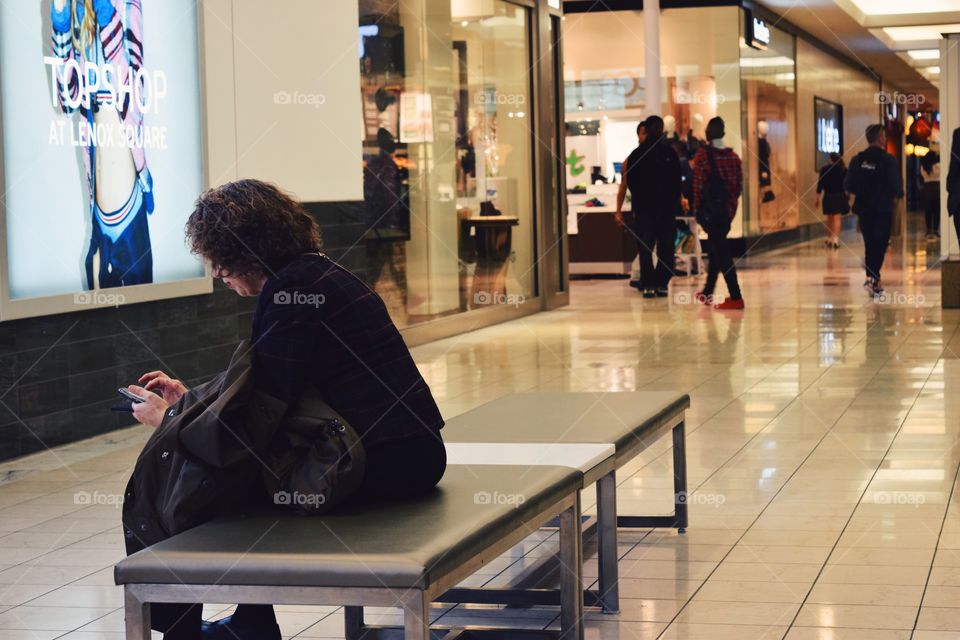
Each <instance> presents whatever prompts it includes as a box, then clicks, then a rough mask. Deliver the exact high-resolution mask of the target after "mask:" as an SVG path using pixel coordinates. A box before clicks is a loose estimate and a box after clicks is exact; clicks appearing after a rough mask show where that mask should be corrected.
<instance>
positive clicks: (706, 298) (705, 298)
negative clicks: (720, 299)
mask: <svg viewBox="0 0 960 640" xmlns="http://www.w3.org/2000/svg"><path fill="white" fill-rule="evenodd" d="M693 299H694V300H695V301H696V302H699V303H700V304H705V305H707V306H710V304H712V300H713V294H712V293H704V292H703V291H697V292H696V293H695V294H693Z"/></svg>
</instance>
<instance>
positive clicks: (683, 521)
mask: <svg viewBox="0 0 960 640" xmlns="http://www.w3.org/2000/svg"><path fill="white" fill-rule="evenodd" d="M686 442H687V439H686V428H685V426H684V422H682V421H681V422H680V424H678V425H677V426H675V427H674V428H673V491H674V495H675V498H676V499H675V500H674V501H673V502H674V514H675V516H676V522H677V532H678V533H685V532H686V530H687V524H688V522H687V444H686Z"/></svg>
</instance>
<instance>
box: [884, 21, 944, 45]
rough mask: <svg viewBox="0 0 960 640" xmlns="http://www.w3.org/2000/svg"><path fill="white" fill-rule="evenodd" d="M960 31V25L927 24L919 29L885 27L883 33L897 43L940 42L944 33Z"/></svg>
mask: <svg viewBox="0 0 960 640" xmlns="http://www.w3.org/2000/svg"><path fill="white" fill-rule="evenodd" d="M958 31H960V24H926V25H922V26H918V27H884V28H883V32H884V33H886V34H887V36H889V37H890V38H891V39H893V40H897V41H910V40H939V39H940V35H941V34H943V33H956V32H958Z"/></svg>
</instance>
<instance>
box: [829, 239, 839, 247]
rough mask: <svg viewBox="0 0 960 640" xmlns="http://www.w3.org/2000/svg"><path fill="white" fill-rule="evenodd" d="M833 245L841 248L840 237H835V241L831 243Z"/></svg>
mask: <svg viewBox="0 0 960 640" xmlns="http://www.w3.org/2000/svg"><path fill="white" fill-rule="evenodd" d="M831 245H832V246H833V248H834V249H839V248H840V238H834V239H833V242H832V243H831Z"/></svg>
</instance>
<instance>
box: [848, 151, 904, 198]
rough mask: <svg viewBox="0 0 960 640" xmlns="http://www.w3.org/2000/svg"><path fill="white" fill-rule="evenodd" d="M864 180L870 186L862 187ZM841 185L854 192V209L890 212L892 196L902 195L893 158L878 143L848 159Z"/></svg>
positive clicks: (898, 170) (898, 172) (898, 174)
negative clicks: (845, 173)
mask: <svg viewBox="0 0 960 640" xmlns="http://www.w3.org/2000/svg"><path fill="white" fill-rule="evenodd" d="M865 184H869V185H874V186H873V187H871V188H870V189H869V190H865V189H864V186H863V185H865ZM843 188H844V190H845V191H846V192H847V193H852V194H854V196H855V199H854V201H853V211H854V212H855V213H857V214H870V213H885V214H886V213H893V207H894V199H895V198H902V197H903V180H902V179H901V177H900V167H899V165H898V164H897V159H896V158H894V157H893V156H892V155H890V154H889V153H887V152H886V151H884V150H883V149H881V148H880V147H873V146H871V147H867V148H866V149H864V150H863V151H861V152H860V153H858V154H857V155H856V156H855V157H854V159H853V160H852V161H851V162H850V168H849V169H848V170H847V177H846V178H845V179H844V181H843Z"/></svg>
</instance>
